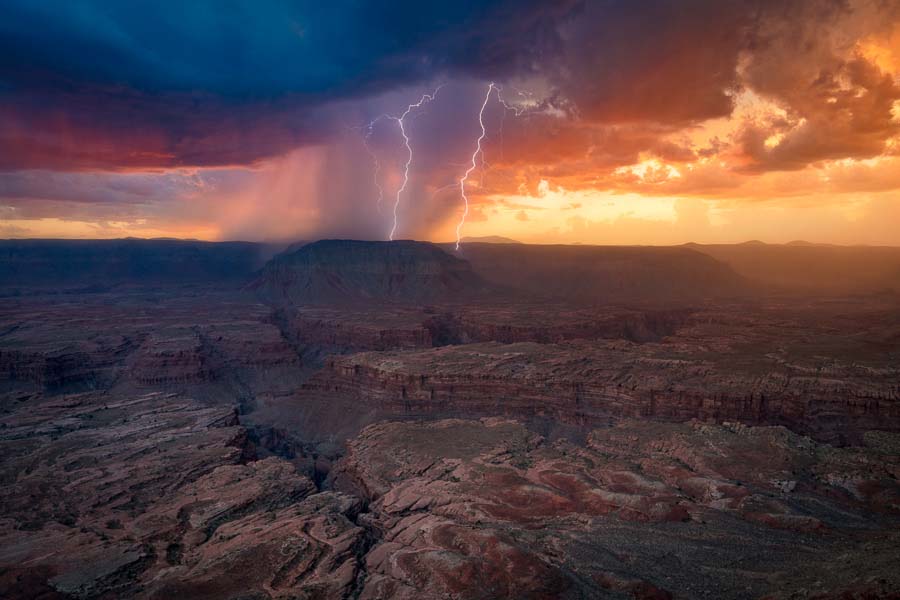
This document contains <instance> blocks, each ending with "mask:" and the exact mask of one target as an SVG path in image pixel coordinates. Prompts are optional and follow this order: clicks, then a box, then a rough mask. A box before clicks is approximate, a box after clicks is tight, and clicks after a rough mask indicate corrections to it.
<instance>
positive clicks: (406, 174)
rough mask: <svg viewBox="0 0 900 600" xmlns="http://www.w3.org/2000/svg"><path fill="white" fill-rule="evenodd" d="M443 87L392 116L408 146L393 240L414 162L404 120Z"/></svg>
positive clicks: (399, 190)
mask: <svg viewBox="0 0 900 600" xmlns="http://www.w3.org/2000/svg"><path fill="white" fill-rule="evenodd" d="M442 87H444V86H443V84H442V85H439V86H438V87H437V88H436V89H435V90H434V91H433V92H432V93H430V94H425V95H423V96H422V97H421V98H419V101H418V102H416V103H415V104H410V105H409V106H407V107H406V110H405V111H404V112H403V114H402V115H400V116H399V117H391V118H392V119H394V120H396V121H397V125H398V126H399V127H400V135H402V136H403V144H404V145H405V146H406V164H405V165H404V166H403V183H402V184H401V185H400V188H399V189H398V190H397V197H396V199H395V200H394V226H393V227H391V234H390V235H389V236H388V239H389V240H391V241H392V242H393V241H394V234H395V233H396V232H397V209H398V208H400V196H401V195H402V194H403V192H404V190H406V185H407V184H408V183H409V166H410V165H411V164H412V160H413V151H412V146H410V145H409V136H408V135H407V134H406V124H405V123H404V122H403V120H404V119H405V118H406V117H407V116H408V115H409V113H411V112H412V111H413V110H414V109H417V108H421V107H422V105H423V104H427V103H429V102H431V101H432V100H434V97H435V96H437V93H438V92H439V91H440V89H441V88H442Z"/></svg>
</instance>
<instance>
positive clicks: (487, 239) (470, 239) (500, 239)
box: [459, 235, 522, 244]
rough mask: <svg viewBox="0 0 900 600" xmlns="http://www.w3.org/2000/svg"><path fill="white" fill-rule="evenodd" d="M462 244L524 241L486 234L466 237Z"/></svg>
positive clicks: (515, 242)
mask: <svg viewBox="0 0 900 600" xmlns="http://www.w3.org/2000/svg"><path fill="white" fill-rule="evenodd" d="M459 243H460V244H521V243H522V242H520V241H518V240H514V239H512V238H508V237H503V236H502V235H484V236H481V237H464V238H462V239H460V240H459Z"/></svg>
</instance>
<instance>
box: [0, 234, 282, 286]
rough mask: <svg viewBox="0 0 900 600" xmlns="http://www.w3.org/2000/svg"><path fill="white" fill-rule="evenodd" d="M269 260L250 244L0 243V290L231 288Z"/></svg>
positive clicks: (132, 240) (130, 241)
mask: <svg viewBox="0 0 900 600" xmlns="http://www.w3.org/2000/svg"><path fill="white" fill-rule="evenodd" d="M265 254H266V252H265V247H264V246H263V245H260V244H254V243H250V242H198V241H190V240H171V239H154V240H146V239H137V238H129V239H118V240H36V239H28V240H0V287H3V288H6V289H8V288H18V287H46V288H55V289H59V288H67V287H73V286H74V287H79V286H91V287H94V288H104V287H109V286H116V285H122V284H128V285H146V284H151V285H157V284H208V283H226V284H227V283H228V282H231V283H232V285H233V284H234V282H241V281H246V280H247V279H248V278H249V277H250V276H251V274H252V273H253V272H254V271H256V270H258V269H259V268H260V267H261V266H262V265H263V263H264V258H265Z"/></svg>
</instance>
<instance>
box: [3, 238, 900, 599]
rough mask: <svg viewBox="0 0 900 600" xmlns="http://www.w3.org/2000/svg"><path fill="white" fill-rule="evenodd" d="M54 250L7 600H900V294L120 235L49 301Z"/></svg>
mask: <svg viewBox="0 0 900 600" xmlns="http://www.w3.org/2000/svg"><path fill="white" fill-rule="evenodd" d="M9 244H12V243H9ZM57 244H64V243H62V242H59V243H55V244H52V245H51V246H50V247H40V246H37V250H35V248H34V247H28V248H24V249H23V248H22V247H20V246H16V245H15V244H12V246H11V247H12V248H13V249H14V250H9V249H8V248H7V250H6V251H5V252H4V253H2V254H0V269H2V272H3V273H5V274H6V277H5V279H4V280H3V281H2V285H0V294H2V297H0V452H2V457H3V458H2V460H0V477H2V486H0V509H2V510H0V597H3V598H46V599H63V598H82V599H86V598H102V599H111V598H153V599H160V600H161V599H167V598H210V599H213V598H234V599H238V598H244V599H246V598H279V599H287V598H371V599H375V598H385V599H386V598H473V599H474V598H596V597H608V598H643V599H665V598H784V599H787V598H821V599H826V598H834V599H837V598H859V599H863V598H896V597H898V594H900V578H898V575H897V569H896V565H897V564H898V562H900V481H898V477H900V367H898V365H900V297H898V295H897V289H896V288H892V287H891V286H892V285H894V283H892V282H891V281H890V280H885V279H884V278H880V279H878V280H877V281H878V282H879V284H880V283H883V284H884V285H883V286H882V288H878V286H875V288H871V287H865V286H863V284H862V283H860V284H859V286H863V287H859V286H857V287H856V288H853V289H851V290H847V289H843V288H842V289H841V290H840V294H830V295H829V294H825V293H824V292H823V293H815V294H811V293H809V292H808V291H807V290H806V289H804V290H793V291H790V290H788V291H786V290H784V289H783V288H782V287H777V286H775V287H773V286H768V285H763V284H760V282H759V281H758V280H755V279H754V278H753V277H752V276H751V275H752V274H748V272H741V269H739V268H738V267H741V265H742V264H743V263H741V264H736V266H735V267H732V266H730V265H729V263H728V262H727V261H721V262H720V259H718V258H715V257H713V258H711V257H710V256H708V255H706V254H700V253H699V252H698V251H697V250H695V249H691V248H678V249H672V250H673V251H672V252H668V249H662V251H658V250H659V249H651V250H650V251H648V252H642V251H641V249H635V248H629V249H601V250H598V251H596V252H595V253H593V254H592V252H594V251H592V250H591V249H590V248H579V249H576V250H572V251H570V250H567V249H560V248H559V247H553V248H550V249H547V250H546V255H545V256H544V257H543V258H541V259H540V260H536V261H535V262H536V264H535V267H534V270H529V269H528V268H527V263H522V267H521V269H522V271H521V273H519V274H516V275H515V276H513V274H509V275H508V276H506V277H498V276H496V275H495V276H493V277H492V275H491V273H492V272H494V273H496V272H497V270H498V269H499V270H500V271H502V270H504V269H506V267H505V266H504V265H506V264H511V263H514V262H515V261H516V260H517V259H516V258H515V257H516V256H526V255H527V256H532V257H534V256H538V257H539V258H540V256H539V255H540V252H541V250H540V248H537V249H535V247H528V246H524V245H508V246H502V245H501V246H499V247H498V248H481V247H479V249H478V251H477V252H476V251H471V252H468V253H466V251H465V248H464V252H463V254H462V256H461V257H458V256H457V257H452V256H449V255H445V254H443V251H442V250H440V248H439V247H435V246H430V245H426V244H417V243H413V242H404V243H403V244H402V245H401V246H402V247H401V246H391V245H386V244H372V245H368V246H367V245H366V244H365V243H359V242H355V243H353V244H351V245H350V246H348V245H346V244H345V243H343V242H340V241H329V242H320V243H317V244H313V245H305V246H304V245H301V246H298V247H292V248H291V249H289V250H288V252H287V254H286V255H281V256H280V257H276V258H275V259H274V260H273V261H272V262H270V263H269V265H268V266H267V267H265V268H262V269H260V265H261V264H262V262H261V261H260V260H259V256H262V255H263V253H262V250H261V249H259V248H256V247H254V246H253V245H228V246H223V247H219V246H218V245H215V244H211V245H204V244H199V246H198V245H196V244H194V245H192V244H188V243H183V244H182V243H176V242H168V241H166V242H158V243H157V244H156V245H154V244H153V243H150V242H144V243H140V244H138V242H133V243H132V242H127V241H123V242H119V243H118V244H119V245H112V246H110V247H109V248H107V247H106V246H105V245H104V243H99V245H98V246H97V247H92V246H85V247H82V248H81V250H79V252H77V253H75V254H74V255H73V256H74V257H75V258H76V259H77V264H73V265H70V269H69V273H68V275H67V276H66V278H65V281H63V282H60V285H58V286H55V287H54V286H52V285H51V284H50V282H51V281H52V279H53V278H55V277H56V276H57V275H56V273H58V272H60V271H65V269H64V268H62V267H60V266H59V265H56V266H54V268H53V269H52V270H51V271H52V272H48V273H44V274H43V275H41V274H40V269H41V268H46V267H40V265H45V264H46V262H47V260H51V259H52V260H51V262H53V263H54V264H56V262H54V261H60V260H63V259H61V258H59V255H60V252H61V251H60V250H59V248H58V246H57ZM123 244H124V246H123ZM129 244H131V245H134V244H137V245H139V246H140V248H139V250H138V251H134V252H125V253H123V251H122V248H123V247H129V248H130V247H131V246H130V245H129ZM360 244H361V245H360ZM154 248H157V249H160V250H159V253H158V254H153V251H154ZM382 248H388V249H390V250H389V251H388V252H387V254H385V253H383V252H382V250H381V249H382ZM398 248H399V249H398ZM516 248H519V250H516ZM521 248H524V250H522V249H521ZM0 249H2V248H0ZM716 251H717V252H719V253H720V254H721V255H722V256H726V255H728V253H729V252H732V253H736V254H739V255H740V257H741V260H746V254H747V253H748V252H751V251H752V247H750V248H749V249H747V248H742V249H739V250H734V251H732V250H729V249H722V248H717V249H716ZM797 251H798V252H805V251H807V250H806V249H804V248H798V249H797ZM29 252H31V254H29ZM148 252H149V253H150V255H149V256H148V255H147V253H148ZM421 252H424V254H420V253H421ZM516 252H519V253H522V252H524V253H525V254H515V253H516ZM789 252H791V250H789V249H782V250H778V254H779V256H781V253H789ZM828 252H837V251H836V250H833V249H829V250H828ZM860 252H863V250H859V249H855V250H854V252H853V253H851V254H852V256H850V257H849V258H847V262H848V263H850V262H852V261H853V260H856V257H857V255H858V254H859V253H860ZM884 252H886V251H884ZM509 253H513V254H509ZM62 254H63V255H65V252H62ZM695 254H696V255H698V256H700V258H699V259H696V257H695ZM23 256H24V257H25V258H23ZM48 256H49V257H51V259H48V258H46V257H48ZM110 256H114V257H115V260H111V259H110V258H109V257H110ZM135 256H137V257H139V258H140V260H138V262H137V263H134V262H133V260H134V258H133V257H135ZM192 256H193V257H195V259H196V257H198V256H199V257H200V258H198V259H196V261H195V262H193V263H191V264H192V267H191V269H187V270H186V272H185V273H184V274H183V275H180V276H179V275H178V274H177V269H174V268H173V267H172V264H173V261H175V264H182V261H185V260H187V261H189V262H190V261H191V260H192V259H191V257H192ZM561 256H562V258H563V259H564V260H563V263H564V265H566V266H565V268H561V269H560V271H559V272H558V273H556V274H555V275H554V277H556V278H557V279H556V281H557V282H560V281H563V283H565V282H566V281H567V282H568V283H565V285H562V284H559V285H557V288H558V289H562V290H564V293H565V294H571V296H572V299H571V300H566V299H565V298H562V297H560V296H559V295H557V294H556V293H554V289H553V285H550V286H548V289H547V290H546V292H547V293H539V292H540V291H541V290H540V289H539V288H538V286H537V285H536V284H535V283H534V282H537V281H540V280H541V278H544V277H546V276H547V274H546V271H545V269H547V268H549V267H548V266H549V265H552V264H553V262H554V261H558V260H560V257H561ZM892 256H893V255H892ZM479 257H481V261H482V262H479ZM585 257H587V258H585ZM695 259H696V261H697V262H696V263H694V262H692V261H695ZM801 259H802V257H801ZM801 259H798V264H802V262H803V261H802V260H801ZM892 260H893V259H892ZM129 261H131V262H129ZM566 261H568V262H566ZM585 261H586V262H585ZM788 262H789V263H790V261H788ZM588 263H589V264H592V265H594V266H593V267H591V269H588V270H587V271H586V270H585V269H584V268H583V267H584V265H585V264H588ZM23 265H25V266H23ZM228 265H233V266H234V269H233V271H232V272H230V273H229V276H228V277H223V276H222V275H221V273H222V272H223V269H224V271H228V269H227V267H228ZM789 266H790V265H789V264H788V265H787V266H785V267H784V269H788V268H789ZM851 267H852V265H851ZM26 269H27V270H28V272H29V273H31V275H29V277H28V278H26V277H24V276H21V277H19V276H17V275H16V274H17V273H23V272H24V271H25V270H26ZM79 269H83V272H79ZM135 269H137V270H135ZM156 269H163V270H164V271H165V273H166V276H165V277H163V276H149V277H148V276H146V275H147V270H149V271H151V272H153V271H154V270H156ZM679 269H683V270H684V272H685V273H687V272H693V273H694V274H693V275H692V277H690V278H688V279H685V280H684V281H683V282H681V283H679V282H678V281H677V275H678V273H679V272H681V271H679ZM698 269H699V270H698ZM784 269H782V270H781V271H779V272H778V277H779V278H783V277H784ZM888 270H889V269H888ZM898 272H900V271H898ZM629 274H632V275H633V277H631V278H629ZM867 276H868V275H867ZM660 277H665V278H667V279H666V281H664V282H662V283H654V282H655V281H658V280H659V278H660ZM564 280H565V281H564ZM779 281H780V279H779ZM867 281H868V280H867ZM604 282H609V283H610V285H609V291H608V293H605V294H604V293H601V292H599V291H598V290H601V289H602V288H603V286H604ZM848 282H849V283H848ZM776 283H778V282H776ZM845 283H846V284H847V285H850V283H852V281H851V280H847V281H845ZM809 284H810V280H809V278H807V279H805V280H804V281H803V285H804V288H807V287H808V286H809ZM554 285H556V284H554ZM773 285H774V284H773ZM778 285H781V284H780V283H779V284H778ZM865 285H866V286H868V285H869V284H868V283H866V284H865ZM437 291H446V292H447V294H442V293H436V292H437ZM557 291H558V290H557ZM410 294H411V297H409V295H410Z"/></svg>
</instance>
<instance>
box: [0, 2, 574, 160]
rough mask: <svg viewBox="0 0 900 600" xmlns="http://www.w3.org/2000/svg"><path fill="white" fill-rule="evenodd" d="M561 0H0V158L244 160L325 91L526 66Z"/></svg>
mask: <svg viewBox="0 0 900 600" xmlns="http://www.w3.org/2000/svg"><path fill="white" fill-rule="evenodd" d="M570 4H571V3H570V2H554V3H546V2H538V1H523V0H495V1H490V2H484V1H456V2H443V3H432V2H390V3H387V2H384V3H382V2H368V3H366V2H362V3H360V2H348V1H333V2H318V1H316V2H229V3H222V2H212V1H207V2H188V3H163V2H127V3H126V2H102V1H94V2H30V1H17V0H13V1H10V2H6V3H4V15H3V19H2V20H0V168H5V169H11V168H27V167H37V166H40V167H51V168H75V169H78V168H94V167H97V168H123V167H124V168H128V167H138V166H175V165H212V164H236V163H247V162H251V161H254V160H256V159H258V158H261V157H265V156H270V155H273V154H278V153H282V152H283V151H285V150H286V149H287V148H289V147H291V146H293V145H297V144H300V143H310V142H314V141H316V140H317V139H320V138H321V137H322V136H323V135H324V134H325V133H327V132H328V131H329V130H330V129H331V125H333V123H330V121H332V120H333V119H334V115H333V114H332V113H329V112H328V111H321V110H320V109H321V107H322V106H323V105H325V104H327V103H328V102H331V101H336V100H343V99H348V98H359V97H364V96H367V95H372V94H376V93H379V92H382V91H386V90H390V89H393V88H395V87H400V86H405V85H410V84H414V83H416V82H419V81H422V80H429V79H433V78H435V77H438V76H452V75H454V74H465V75H475V76H484V77H493V76H501V75H506V74H510V73H514V72H524V71H528V70H529V69H531V68H533V66H534V65H536V64H537V63H538V62H539V59H540V56H541V54H542V53H543V52H544V49H545V48H552V47H553V45H554V43H555V42H554V39H555V24H556V22H557V20H558V19H559V18H560V17H561V16H563V15H564V14H566V12H567V10H568V8H569V5H570Z"/></svg>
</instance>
